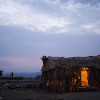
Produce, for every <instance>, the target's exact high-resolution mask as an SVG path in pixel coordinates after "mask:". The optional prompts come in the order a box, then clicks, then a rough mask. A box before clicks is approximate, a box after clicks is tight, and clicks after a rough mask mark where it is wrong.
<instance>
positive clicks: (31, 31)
mask: <svg viewBox="0 0 100 100" xmlns="http://www.w3.org/2000/svg"><path fill="white" fill-rule="evenodd" d="M96 55H100V0H0V69H1V70H3V71H4V72H11V71H13V72H38V71H40V70H41V68H42V60H41V57H42V56H54V57H55V56H56V57H62V56H63V57H74V56H96Z"/></svg>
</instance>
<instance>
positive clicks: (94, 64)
mask: <svg viewBox="0 0 100 100" xmlns="http://www.w3.org/2000/svg"><path fill="white" fill-rule="evenodd" d="M41 59H42V61H43V66H42V82H43V84H45V86H47V87H48V89H49V90H50V91H59V92H63V91H78V89H79V87H98V88H99V89H100V55H98V56H88V57H69V58H64V57H50V56H48V57H46V56H43V57H42V58H41Z"/></svg>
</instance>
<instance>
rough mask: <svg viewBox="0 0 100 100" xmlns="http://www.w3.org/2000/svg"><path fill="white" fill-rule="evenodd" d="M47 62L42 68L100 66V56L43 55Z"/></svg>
mask: <svg viewBox="0 0 100 100" xmlns="http://www.w3.org/2000/svg"><path fill="white" fill-rule="evenodd" d="M45 59H46V64H43V67H42V70H49V69H53V68H55V67H62V68H66V67H67V68H69V67H72V66H78V67H82V66H88V67H91V66H92V67H96V68H100V56H88V57H68V58H65V57H51V56H48V57H46V56H43V57H42V60H43V61H45Z"/></svg>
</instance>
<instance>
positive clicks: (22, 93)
mask: <svg viewBox="0 0 100 100" xmlns="http://www.w3.org/2000/svg"><path fill="white" fill-rule="evenodd" d="M0 100H100V91H87V92H69V93H59V94H57V93H48V92H44V91H35V90H31V89H7V90H0Z"/></svg>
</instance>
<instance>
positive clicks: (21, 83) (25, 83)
mask: <svg viewBox="0 0 100 100" xmlns="http://www.w3.org/2000/svg"><path fill="white" fill-rule="evenodd" d="M28 88H31V89H42V85H41V83H39V82H36V81H35V80H0V89H2V90H3V89H28Z"/></svg>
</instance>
